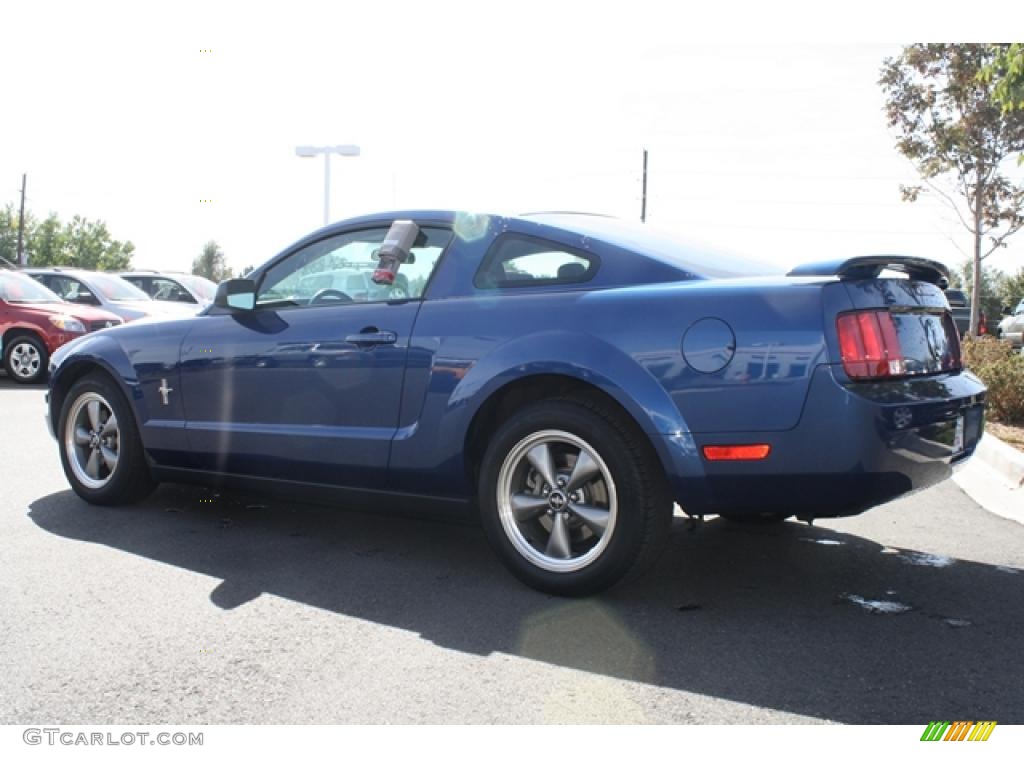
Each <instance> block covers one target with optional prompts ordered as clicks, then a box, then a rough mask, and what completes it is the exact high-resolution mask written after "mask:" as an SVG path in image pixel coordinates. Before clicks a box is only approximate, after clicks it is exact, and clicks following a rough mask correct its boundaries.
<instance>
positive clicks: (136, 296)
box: [87, 273, 152, 301]
mask: <svg viewBox="0 0 1024 768" xmlns="http://www.w3.org/2000/svg"><path fill="white" fill-rule="evenodd" d="M87 279H88V280H89V282H90V283H91V284H92V286H93V290H95V291H96V292H97V293H99V295H100V296H102V297H103V298H105V299H106V300H107V301H152V299H150V298H149V296H147V295H146V294H145V293H143V292H142V291H140V290H139V289H138V288H136V287H135V286H134V285H132V284H131V283H129V282H128V281H127V280H122V279H121V278H120V277H115V276H114V275H103V274H99V273H97V274H93V275H89V276H88V278H87Z"/></svg>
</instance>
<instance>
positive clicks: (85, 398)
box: [57, 374, 156, 505]
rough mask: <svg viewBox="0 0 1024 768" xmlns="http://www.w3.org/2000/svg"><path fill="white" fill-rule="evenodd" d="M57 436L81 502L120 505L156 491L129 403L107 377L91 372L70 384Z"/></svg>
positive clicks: (63, 460)
mask: <svg viewBox="0 0 1024 768" xmlns="http://www.w3.org/2000/svg"><path fill="white" fill-rule="evenodd" d="M57 434H58V437H59V441H60V459H61V464H62V465H63V467H64V474H65V475H66V476H67V478H68V482H69V483H71V487H72V488H73V489H74V491H75V493H77V494H78V495H79V496H81V497H82V498H83V499H85V500H86V501H88V502H90V503H92V504H102V505H114V504H124V503H128V502H131V501H137V500H138V499H141V498H143V497H144V496H146V495H147V494H149V493H150V492H151V491H152V490H153V488H155V487H156V483H155V482H154V481H153V478H152V475H151V474H150V472H149V467H148V466H147V464H146V459H145V456H144V455H143V449H142V441H141V440H140V438H139V431H138V428H137V427H136V425H135V417H134V415H133V414H132V411H131V408H130V406H129V405H128V401H127V400H126V399H125V397H124V395H123V394H121V391H120V390H119V389H118V388H117V386H116V385H115V384H114V383H113V382H112V381H110V379H108V378H107V377H106V376H102V375H100V374H90V375H87V376H84V377H83V378H81V379H79V380H78V381H77V382H75V383H74V384H73V385H72V386H71V389H70V390H69V391H68V394H67V396H66V397H65V398H64V404H63V406H62V408H61V414H60V423H59V425H58V433H57Z"/></svg>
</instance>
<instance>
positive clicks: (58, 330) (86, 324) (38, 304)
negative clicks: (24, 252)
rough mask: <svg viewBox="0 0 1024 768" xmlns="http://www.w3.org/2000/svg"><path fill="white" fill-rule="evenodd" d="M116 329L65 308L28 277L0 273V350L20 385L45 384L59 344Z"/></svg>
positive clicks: (101, 315)
mask: <svg viewBox="0 0 1024 768" xmlns="http://www.w3.org/2000/svg"><path fill="white" fill-rule="evenodd" d="M120 324H121V318H119V317H118V316H117V315H112V314H111V313H109V312H104V311H103V310H99V309H93V308H91V307H83V306H79V305H78V304H70V303H68V302H66V301H63V300H61V298H60V297H59V296H58V295H57V294H55V293H54V292H53V291H51V290H49V289H48V288H45V287H43V286H42V285H40V284H39V283H37V282H36V281H35V280H33V279H32V278H30V277H26V276H25V275H22V274H20V273H18V272H13V271H8V270H0V334H2V335H0V350H2V354H3V359H4V368H6V369H7V374H8V375H9V376H10V377H11V378H12V379H14V380H15V381H16V382H18V383H19V384H34V383H35V382H37V381H41V380H42V379H44V378H46V365H47V362H48V361H49V359H50V354H51V353H52V352H53V351H54V350H55V349H57V347H59V346H60V345H61V344H65V343H66V342H69V341H71V340H72V339H75V338H78V337H79V336H81V335H82V334H85V333H88V332H89V331H96V330H99V329H100V328H109V327H110V326H113V325H120Z"/></svg>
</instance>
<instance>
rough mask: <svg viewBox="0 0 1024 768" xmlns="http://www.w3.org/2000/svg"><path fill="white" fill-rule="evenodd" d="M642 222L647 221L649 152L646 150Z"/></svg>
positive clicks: (641, 206) (641, 210)
mask: <svg viewBox="0 0 1024 768" xmlns="http://www.w3.org/2000/svg"><path fill="white" fill-rule="evenodd" d="M640 221H641V222H644V221H647V150H646V149H645V150H644V180H643V191H642V194H641V197H640Z"/></svg>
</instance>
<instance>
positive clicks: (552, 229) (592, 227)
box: [296, 209, 785, 278]
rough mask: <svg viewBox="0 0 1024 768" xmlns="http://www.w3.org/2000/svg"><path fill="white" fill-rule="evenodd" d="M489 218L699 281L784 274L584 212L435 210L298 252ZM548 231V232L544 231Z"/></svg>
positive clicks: (389, 214)
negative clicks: (381, 230)
mask: <svg viewBox="0 0 1024 768" xmlns="http://www.w3.org/2000/svg"><path fill="white" fill-rule="evenodd" d="M486 218H498V219H502V220H503V221H504V224H505V225H507V226H506V229H507V230H508V231H513V232H518V233H521V234H528V233H535V234H536V235H537V236H540V237H543V236H544V235H545V234H547V235H548V236H552V237H557V236H559V235H561V236H562V237H563V238H564V236H565V235H570V236H575V237H579V236H583V237H587V238H590V239H593V240H596V241H600V242H603V243H606V244H608V245H611V246H614V247H617V248H621V249H623V250H626V251H632V252H634V253H637V254H640V255H641V256H644V257H647V258H650V259H654V260H656V261H660V262H663V263H665V264H668V265H670V266H671V267H674V268H677V269H680V268H681V269H683V270H685V271H686V272H688V273H690V274H693V275H695V276H700V277H710V278H716V277H755V276H765V275H778V274H782V273H783V272H784V271H785V270H784V269H783V268H782V267H780V266H778V265H774V264H769V263H766V262H761V261H758V260H756V259H752V258H750V257H747V256H744V255H741V254H737V253H734V252H731V251H727V250H725V249H722V248H719V247H715V246H710V245H707V244H705V243H701V242H698V241H695V240H692V239H688V238H687V237H685V236H683V235H680V234H678V233H676V232H671V231H667V230H664V229H661V228H659V227H658V226H656V225H651V224H647V223H642V222H639V221H632V220H627V219H621V218H616V217H614V216H608V215H605V214H600V213H586V212H581V211H534V212H528V213H520V214H505V213H485V212H474V213H470V212H466V211H454V210H431V209H424V210H397V211H382V212H380V213H374V214H368V215H365V216H360V217H357V218H354V219H348V220H346V221H340V222H337V223H335V224H330V225H328V226H326V227H324V228H322V229H320V230H317V231H316V232H314V233H312V234H310V235H309V236H307V237H305V238H303V239H302V240H301V241H300V242H299V243H296V247H298V246H301V245H304V244H306V243H308V242H313V241H315V240H318V239H320V238H322V237H323V236H325V235H329V234H332V233H333V232H335V231H337V230H339V229H342V228H348V227H351V226H353V225H356V226H358V225H360V224H366V225H367V226H380V225H381V224H382V223H383V222H386V221H389V220H392V221H393V220H395V219H413V220H419V221H424V222H438V223H440V224H448V225H451V226H453V228H454V229H455V230H456V231H458V230H459V228H460V226H461V223H462V222H467V223H468V224H470V225H473V224H475V225H477V227H478V226H479V222H480V220H481V219H486ZM538 226H539V231H538ZM545 228H546V229H547V230H548V232H545V231H544V229H545Z"/></svg>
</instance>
